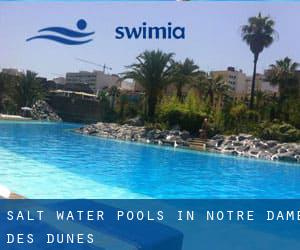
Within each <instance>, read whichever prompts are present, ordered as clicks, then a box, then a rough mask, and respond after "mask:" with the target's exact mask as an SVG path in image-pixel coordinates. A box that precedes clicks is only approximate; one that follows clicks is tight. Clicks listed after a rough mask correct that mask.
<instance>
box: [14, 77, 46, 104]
mask: <svg viewBox="0 0 300 250" xmlns="http://www.w3.org/2000/svg"><path fill="white" fill-rule="evenodd" d="M16 97H17V99H18V105H19V107H24V106H26V107H27V106H32V105H33V104H34V102H35V101H37V100H39V99H42V98H43V91H42V88H41V82H40V80H39V79H38V78H37V74H36V73H34V72H32V71H26V74H24V75H22V76H21V77H20V78H19V80H18V82H17V86H16Z"/></svg>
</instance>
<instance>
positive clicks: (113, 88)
mask: <svg viewBox="0 0 300 250" xmlns="http://www.w3.org/2000/svg"><path fill="white" fill-rule="evenodd" d="M108 93H109V95H110V96H111V109H112V110H114V108H115V102H116V97H118V96H119V95H120V90H119V88H118V87H117V86H111V87H110V89H109V90H108Z"/></svg>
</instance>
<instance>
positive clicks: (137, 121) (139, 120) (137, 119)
mask: <svg viewBox="0 0 300 250" xmlns="http://www.w3.org/2000/svg"><path fill="white" fill-rule="evenodd" d="M125 123H126V124H128V125H131V126H138V127H140V126H143V125H144V120H143V119H142V118H141V117H140V116H137V117H134V118H131V119H128V120H127V121H126V122H125Z"/></svg>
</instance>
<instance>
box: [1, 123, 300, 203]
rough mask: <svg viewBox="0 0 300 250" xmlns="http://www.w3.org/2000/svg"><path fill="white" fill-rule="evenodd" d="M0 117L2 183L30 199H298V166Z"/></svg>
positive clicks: (299, 177) (299, 189) (57, 124)
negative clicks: (101, 136) (12, 120)
mask: <svg viewBox="0 0 300 250" xmlns="http://www.w3.org/2000/svg"><path fill="white" fill-rule="evenodd" d="M78 126H79V125H74V124H67V123H39V122H0V183H1V184H3V185H5V186H7V187H9V188H10V189H11V190H13V191H14V192H16V193H19V194H22V195H24V196H26V197H28V198H144V197H147V198H300V185H299V181H300V165H299V164H287V163H278V162H277V163H274V162H266V161H258V160H250V159H246V158H238V157H229V156H224V155H216V154H211V153H200V152H194V151H189V150H180V149H173V148H167V147H159V146H148V145H143V144H136V143H130V142H122V141H114V140H107V139H99V138H96V137H90V136H83V135H80V134H77V133H74V132H72V130H71V129H72V128H75V127H78Z"/></svg>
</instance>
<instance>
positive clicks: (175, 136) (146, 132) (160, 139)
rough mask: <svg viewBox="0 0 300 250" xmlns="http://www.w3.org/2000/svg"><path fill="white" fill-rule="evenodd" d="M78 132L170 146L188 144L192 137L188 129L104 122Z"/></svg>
mask: <svg viewBox="0 0 300 250" xmlns="http://www.w3.org/2000/svg"><path fill="white" fill-rule="evenodd" d="M76 131H77V132H79V133H82V134H86V135H93V136H100V137H104V138H111V139H119V140H126V141H136V142H143V143H152V144H159V145H169V146H188V145H189V144H188V141H189V139H190V138H191V136H190V133H189V132H187V131H179V130H164V131H161V130H159V129H147V128H145V127H143V126H140V127H139V126H132V125H128V124H125V125H119V124H116V123H103V122H98V123H96V124H92V125H87V126H85V127H82V128H79V129H76Z"/></svg>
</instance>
